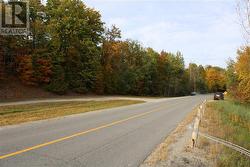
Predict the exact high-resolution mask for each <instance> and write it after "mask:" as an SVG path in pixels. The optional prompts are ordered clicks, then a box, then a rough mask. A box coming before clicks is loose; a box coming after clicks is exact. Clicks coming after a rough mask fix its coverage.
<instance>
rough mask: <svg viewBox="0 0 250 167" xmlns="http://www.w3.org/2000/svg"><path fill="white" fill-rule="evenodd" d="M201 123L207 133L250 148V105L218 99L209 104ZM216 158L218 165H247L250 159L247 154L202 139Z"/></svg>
mask: <svg viewBox="0 0 250 167" xmlns="http://www.w3.org/2000/svg"><path fill="white" fill-rule="evenodd" d="M204 120H206V121H203V122H202V123H201V127H202V129H203V130H205V131H206V133H208V134H210V135H213V136H215V137H219V138H222V139H224V140H227V141H230V142H232V143H235V144H237V145H240V146H242V147H244V148H246V149H248V150H250V106H249V105H246V104H240V103H237V102H234V101H231V100H225V101H216V102H211V103H208V104H207V111H206V113H205V116H204ZM201 145H203V147H206V148H207V149H208V150H209V152H210V153H211V154H212V155H213V159H215V162H216V163H215V164H216V166H218V167H228V166H230V167H246V166H249V164H250V159H249V158H248V157H246V156H245V155H241V154H240V153H238V152H236V151H234V150H232V149H230V148H227V147H224V146H221V145H218V144H211V143H210V144H209V142H206V141H205V139H202V143H201Z"/></svg>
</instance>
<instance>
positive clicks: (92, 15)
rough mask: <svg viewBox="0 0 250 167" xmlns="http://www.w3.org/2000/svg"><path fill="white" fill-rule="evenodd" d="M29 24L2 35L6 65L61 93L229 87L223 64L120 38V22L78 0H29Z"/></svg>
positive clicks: (170, 92) (168, 92)
mask: <svg viewBox="0 0 250 167" xmlns="http://www.w3.org/2000/svg"><path fill="white" fill-rule="evenodd" d="M30 26H31V27H30V31H31V33H30V34H29V35H27V36H25V37H16V36H12V37H9V36H0V47H1V48H0V54H2V56H4V57H5V58H4V59H5V60H10V61H7V62H5V64H4V66H5V69H12V70H10V71H11V73H12V74H15V75H16V76H17V77H18V78H19V79H20V80H21V81H22V82H23V83H24V84H27V85H33V86H40V87H44V88H45V89H46V90H48V91H51V92H55V93H58V94H65V93H66V92H67V91H74V92H78V93H90V92H92V93H97V94H124V95H126V94H130V95H154V96H180V95H187V94H190V92H193V91H195V92H201V93H206V92H214V91H224V90H225V89H226V78H225V76H226V71H225V70H224V69H222V68H220V67H212V66H206V67H204V66H202V65H197V64H194V63H190V64H189V66H188V67H187V68H186V67H185V62H184V58H183V55H182V53H181V52H177V53H171V52H167V51H161V52H160V53H159V52H157V51H155V50H154V49H152V48H145V47H143V46H142V45H141V44H140V42H138V41H135V40H122V38H121V36H122V35H121V31H120V30H119V28H117V27H116V26H112V27H110V28H107V27H105V23H104V22H103V21H102V20H101V14H100V13H99V12H98V11H96V10H94V9H92V8H89V7H87V6H86V5H85V4H84V3H83V2H82V1H80V0H48V1H47V3H46V5H42V4H41V3H39V1H38V0H30ZM13 69H14V70H13ZM6 71H8V70H6Z"/></svg>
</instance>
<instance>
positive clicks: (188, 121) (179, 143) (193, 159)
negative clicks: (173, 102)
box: [140, 108, 212, 167]
mask: <svg viewBox="0 0 250 167" xmlns="http://www.w3.org/2000/svg"><path fill="white" fill-rule="evenodd" d="M196 113H197V108H196V109H194V110H193V111H192V112H191V113H189V114H188V115H187V116H186V118H185V119H184V120H183V121H182V122H181V123H180V124H179V125H178V126H177V128H176V129H175V130H174V131H172V132H171V134H170V135H169V136H168V137H167V138H166V139H165V140H164V142H163V143H161V144H160V145H159V146H158V147H157V148H156V149H155V150H154V151H153V152H152V153H151V154H150V155H149V156H148V157H147V158H146V160H145V161H144V162H143V163H142V164H141V166H140V167H152V166H157V167H158V166H159V167H161V166H164V167H165V166H167V167H168V166H169V167H178V166H183V167H195V166H199V167H208V166H212V164H211V160H209V157H208V156H207V153H206V152H205V151H204V150H202V149H200V148H199V147H196V148H193V147H192V142H191V134H192V127H193V120H194V118H195V115H196Z"/></svg>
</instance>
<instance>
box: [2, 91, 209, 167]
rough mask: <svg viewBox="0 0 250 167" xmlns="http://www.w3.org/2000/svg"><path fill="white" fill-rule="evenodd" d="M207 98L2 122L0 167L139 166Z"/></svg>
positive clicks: (177, 99)
mask: <svg viewBox="0 0 250 167" xmlns="http://www.w3.org/2000/svg"><path fill="white" fill-rule="evenodd" d="M205 98H209V96H205V95H204V96H202V95H198V96H193V97H181V98H173V99H171V98H170V99H164V100H154V101H150V102H147V103H144V104H136V105H131V106H125V107H119V108H114V109H106V110H105V111H104V110H102V111H101V112H100V111H96V112H89V113H85V114H78V115H73V116H67V117H64V118H59V119H51V120H45V121H37V122H32V123H25V124H21V125H16V126H7V127H0V167H6V166H8V167H40V166H53V167H54V166H58V167H64V166H67V167H68V166H74V167H78V166H79V167H84V166H90V167H125V166H132V167H134V166H138V165H140V164H141V163H142V162H143V160H144V159H145V158H146V157H147V156H148V155H149V154H150V153H151V152H152V151H153V150H154V148H155V147H156V146H157V145H158V144H159V143H161V142H162V141H163V140H164V138H165V137H166V136H167V135H168V134H169V133H170V132H171V131H172V130H173V129H175V127H176V126H177V125H178V123H179V122H180V121H181V120H182V119H184V117H185V116H186V115H187V113H189V112H191V111H192V109H193V108H194V107H196V106H197V105H198V104H200V103H201V102H202V101H203V100H204V99H205Z"/></svg>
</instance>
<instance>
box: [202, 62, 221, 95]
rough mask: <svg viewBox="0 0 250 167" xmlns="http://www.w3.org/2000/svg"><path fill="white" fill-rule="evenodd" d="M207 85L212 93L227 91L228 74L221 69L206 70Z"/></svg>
mask: <svg viewBox="0 0 250 167" xmlns="http://www.w3.org/2000/svg"><path fill="white" fill-rule="evenodd" d="M206 83H207V87H208V90H209V91H210V92H217V91H225V90H226V72H225V70H224V69H222V68H220V67H212V66H210V67H207V68H206Z"/></svg>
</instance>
